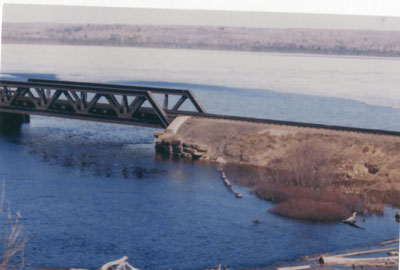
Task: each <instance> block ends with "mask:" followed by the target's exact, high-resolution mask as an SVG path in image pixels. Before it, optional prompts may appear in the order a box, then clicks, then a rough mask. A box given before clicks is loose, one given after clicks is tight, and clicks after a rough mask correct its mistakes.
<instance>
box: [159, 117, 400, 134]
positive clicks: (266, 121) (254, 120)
mask: <svg viewBox="0 0 400 270" xmlns="http://www.w3.org/2000/svg"><path fill="white" fill-rule="evenodd" d="M167 114H168V115H171V116H174V117H176V116H178V115H185V116H192V117H199V118H209V119H222V120H232V121H241V122H251V123H259V124H272V125H278V126H293V127H300V128H315V129H325V130H335V131H345V132H355V133H363V134H374V135H386V136H396V137H399V136H400V132H399V131H391V130H382V129H368V128H357V127H346V126H337V125H325V124H314V123H305V122H294V121H282V120H272V119H262V118H252V117H242V116H231V115H219V114H211V113H192V112H179V113H178V114H177V113H175V112H171V113H169V112H168V113H167Z"/></svg>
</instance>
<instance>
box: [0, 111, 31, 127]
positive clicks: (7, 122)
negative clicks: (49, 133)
mask: <svg viewBox="0 0 400 270" xmlns="http://www.w3.org/2000/svg"><path fill="white" fill-rule="evenodd" d="M29 122H30V115H29V114H19V113H6V112H0V131H2V132H8V131H15V130H19V129H20V128H21V125H22V124H23V123H29Z"/></svg>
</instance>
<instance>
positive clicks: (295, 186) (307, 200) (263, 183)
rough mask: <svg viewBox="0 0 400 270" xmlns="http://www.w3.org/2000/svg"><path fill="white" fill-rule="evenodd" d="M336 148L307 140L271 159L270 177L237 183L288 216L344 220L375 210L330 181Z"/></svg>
mask: <svg viewBox="0 0 400 270" xmlns="http://www.w3.org/2000/svg"><path fill="white" fill-rule="evenodd" d="M334 156H335V151H334V150H333V148H332V147H330V146H329V145H324V144H322V143H321V142H319V141H318V140H315V141H306V142H304V143H303V144H300V145H298V147H296V148H295V149H293V150H292V151H290V152H289V153H288V155H286V157H285V158H280V159H277V160H274V161H273V162H272V165H273V168H272V170H270V173H269V174H270V175H269V177H267V178H262V177H261V178H259V179H250V178H242V179H239V180H238V182H239V183H241V184H244V185H247V186H251V187H252V188H253V189H254V192H255V194H256V195H257V196H258V197H260V198H262V199H264V200H269V201H271V202H273V203H277V205H276V206H275V207H273V208H272V209H271V210H270V211H271V212H272V213H275V214H279V215H282V216H286V217H291V218H296V219H303V220H310V221H341V220H343V219H345V218H347V217H349V216H350V215H351V213H352V212H357V213H359V214H364V213H365V211H366V210H369V211H377V212H379V211H381V210H382V209H381V208H379V209H372V208H371V207H368V205H367V204H366V203H364V202H363V201H362V200H361V198H359V197H358V196H354V195H347V194H343V193H342V192H341V191H339V189H337V188H334V187H333V186H332V185H331V183H332V181H334V180H335V177H336V175H335V160H334Z"/></svg>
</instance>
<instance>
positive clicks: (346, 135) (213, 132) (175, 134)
mask: <svg viewBox="0 0 400 270" xmlns="http://www.w3.org/2000/svg"><path fill="white" fill-rule="evenodd" d="M155 135H156V137H157V138H156V150H157V152H158V153H160V154H162V155H164V156H169V157H173V158H180V159H192V160H203V161H211V162H219V163H228V164H240V165H252V166H257V167H259V168H261V169H262V170H267V171H268V170H276V169H279V170H281V171H282V170H283V171H284V170H285V168H286V169H288V168H292V167H296V164H299V163H301V162H299V161H302V160H308V159H310V156H314V159H315V160H318V159H319V160H320V159H321V158H320V157H319V156H318V155H320V156H322V155H323V156H324V158H326V160H325V163H329V166H330V167H331V169H330V170H332V173H333V174H334V179H333V180H332V181H331V182H330V183H329V185H330V186H335V187H338V188H339V189H340V190H341V191H343V192H344V193H349V194H359V195H363V196H368V197H369V200H370V201H374V200H376V201H377V202H378V201H380V202H381V201H382V198H384V203H389V204H391V205H395V206H400V196H398V195H399V194H400V167H399V166H398V164H400V137H394V136H384V135H373V134H361V133H355V132H342V131H332V130H323V129H315V128H302V127H289V126H279V125H272V124H258V123H248V122H239V121H230V120H214V119H200V118H188V119H185V121H183V122H182V123H180V124H179V125H178V127H174V129H170V130H167V131H166V132H165V133H158V134H155ZM304 145H308V146H311V148H313V149H314V150H315V151H311V150H309V151H308V152H307V151H306V150H307V149H306V150H303V149H300V147H301V146H303V148H304ZM309 148H310V147H309ZM315 152H317V154H315ZM302 154H303V157H302V156H301V155H302ZM296 155H297V156H296ZM313 166H317V165H313ZM264 172H265V171H263V174H264ZM324 176H325V175H324Z"/></svg>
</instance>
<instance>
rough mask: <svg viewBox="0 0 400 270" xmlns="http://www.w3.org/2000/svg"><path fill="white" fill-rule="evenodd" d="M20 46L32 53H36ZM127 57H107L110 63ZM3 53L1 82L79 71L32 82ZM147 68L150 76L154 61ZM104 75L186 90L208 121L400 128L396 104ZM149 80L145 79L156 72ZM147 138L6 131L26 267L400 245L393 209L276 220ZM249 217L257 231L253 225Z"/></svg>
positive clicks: (269, 258) (69, 124)
mask: <svg viewBox="0 0 400 270" xmlns="http://www.w3.org/2000/svg"><path fill="white" fill-rule="evenodd" d="M8 46H11V45H8ZM26 47H27V50H26V51H27V52H31V51H32V50H38V49H37V48H35V49H32V48H30V47H29V46H26ZM39 47H40V46H39ZM63 48H64V47H62V46H60V47H57V46H45V47H41V49H40V50H44V49H45V50H47V52H48V53H49V55H48V56H47V57H48V58H51V57H52V54H51V53H53V52H58V53H59V54H63V55H64V57H65V58H66V59H67V58H68V57H75V56H74V55H75V54H76V52H75V53H74V54H71V55H68V51H70V48H69V49H68V50H65V49H63ZM92 50H93V51H92V52H91V53H92V54H96V51H97V54H98V56H99V57H100V56H101V54H102V53H104V49H102V48H96V47H94V48H93V49H92ZM10 51H11V50H10ZM72 51H73V50H72ZM125 52H126V49H123V50H120V51H119V50H117V49H115V50H114V51H113V53H114V55H117V54H118V53H120V54H124V53H125ZM156 53H160V52H159V51H157V50H156ZM203 53H207V52H203ZM210 53H212V54H214V52H210ZM27 56H29V55H27ZM3 57H6V58H7V59H6V60H4V62H3V63H2V72H3V73H6V74H3V78H6V77H7V78H13V79H19V80H25V79H26V78H27V77H36V78H55V79H58V78H61V79H66V78H65V77H63V76H64V75H63V74H65V73H66V70H67V71H68V72H69V73H71V74H72V73H73V72H74V71H73V70H74V69H73V68H71V67H70V66H69V64H65V69H61V68H60V66H62V63H60V62H57V64H53V65H51V63H47V66H46V69H48V70H46V72H41V73H40V74H39V73H36V74H32V73H35V72H34V71H35V69H34V68H33V67H35V66H39V67H40V65H42V62H41V61H42V60H40V59H39V58H38V59H36V60H34V61H36V62H29V63H26V64H24V63H23V62H21V61H22V59H23V57H22V56H21V55H20V54H18V55H13V54H12V53H11V52H9V53H8V54H7V55H4V51H3ZM53 57H54V58H57V57H58V56H55V55H53ZM117 57H121V55H119V56H117ZM3 59H4V58H3ZM3 59H2V61H3ZM30 59H32V58H30ZM302 59H303V61H307V58H306V57H303V58H302ZM32 61H33V60H32ZM46 61H49V60H46ZM327 61H330V60H329V59H328V60H327ZM335 61H339V60H337V59H336V60H335ZM345 61H348V59H346V60H345ZM355 61H359V59H356V60H355ZM374 61H376V60H374ZM382 61H383V60H382ZM387 61H394V60H393V59H390V60H387ZM65 63H67V62H65ZM77 63H78V64H79V63H80V62H77ZM11 64H12V65H11ZM86 65H89V64H86ZM11 67H12V68H11ZM17 67H19V68H17ZM93 68H94V69H96V70H99V69H101V67H98V66H95V67H93ZM153 68H154V69H155V70H157V65H155V66H154V67H153ZM104 69H105V70H103V71H102V72H103V73H101V74H107V77H106V78H107V81H109V82H119V83H135V84H144V85H156V86H174V87H184V88H190V89H192V90H193V91H194V92H195V94H196V95H197V96H198V97H199V99H200V101H201V102H202V103H203V105H204V106H205V107H206V109H207V110H208V111H209V112H213V113H224V114H233V115H242V116H254V117H262V118H273V119H282V120H294V121H308V122H319V123H328V124H340V125H349V126H358V127H369V128H382V129H390V130H400V123H399V122H398V121H397V120H398V119H399V116H400V110H399V109H396V108H391V107H383V106H376V105H368V104H366V103H363V102H360V101H355V100H350V99H343V98H337V97H334V98H332V97H317V96H310V95H302V94H288V93H286V94H285V93H281V92H274V91H269V90H251V89H244V88H243V87H236V88H233V87H225V86H221V85H218V86H215V85H209V82H208V81H206V82H207V83H203V84H195V83H194V82H193V81H191V80H184V79H177V80H176V82H171V81H170V80H165V81H163V80H157V78H154V80H139V79H137V78H134V79H133V80H128V79H127V78H122V77H121V76H120V74H118V72H117V74H116V72H115V70H113V69H111V68H109V66H108V65H106V67H105V68H104ZM117 70H118V68H117ZM38 71H43V70H40V69H39V70H38ZM75 71H79V72H77V73H75V75H76V77H77V78H82V77H84V76H83V75H82V74H89V73H90V70H86V69H83V68H82V66H79V65H78V66H77V67H76V69H75ZM68 72H67V73H68ZM143 72H144V71H143ZM146 72H148V73H151V68H149V69H148V70H147V71H146ZM221 72H225V73H226V72H229V70H228V71H227V70H224V71H221ZM27 73H29V74H27ZM90 76H92V77H93V78H94V77H95V74H91V75H90ZM90 76H89V75H88V77H90ZM348 76H349V77H351V74H348ZM92 77H90V78H91V80H94V79H93V78H92ZM133 77H134V76H133ZM102 78H103V79H104V77H101V76H100V77H99V80H100V79H102ZM236 86H237V85H236ZM153 131H154V129H150V128H142V127H134V126H132V127H131V126H121V125H115V124H103V123H94V122H85V121H78V120H67V119H57V118H46V117H37V116H34V117H32V119H31V123H30V124H25V125H23V128H22V130H21V132H20V133H18V134H11V135H10V134H1V136H0V149H1V153H0V178H1V179H4V180H5V182H6V198H7V199H8V200H10V202H11V206H12V209H13V210H16V209H19V210H20V211H21V214H22V223H23V224H24V232H25V234H26V235H27V236H28V237H29V242H28V243H27V247H26V251H25V257H26V258H25V262H26V264H27V265H38V266H56V267H82V268H91V269H94V268H97V267H99V266H100V265H102V264H103V263H105V262H107V261H110V260H114V259H118V258H120V257H122V256H124V255H126V256H128V257H129V262H130V263H131V264H132V265H134V266H135V267H138V268H140V269H152V270H153V269H154V270H158V269H170V268H171V269H202V268H206V267H211V266H216V265H217V264H226V265H228V266H229V267H232V268H240V267H256V266H265V265H271V264H276V263H279V262H285V261H293V260H295V259H297V258H299V257H300V256H303V255H310V254H316V253H322V252H332V251H337V250H342V249H347V248H352V247H360V246H364V245H368V244H373V243H377V242H380V241H385V240H389V239H393V238H396V237H399V228H398V224H397V223H395V222H394V218H393V217H394V211H395V210H394V209H392V208H390V207H386V208H385V215H384V216H383V217H377V216H371V217H368V218H367V219H366V222H365V223H364V224H362V225H363V226H364V227H365V228H366V229H365V230H358V229H355V228H352V227H350V226H346V225H344V224H337V223H336V224H335V223H310V222H300V221H295V220H291V219H287V218H283V217H279V216H276V215H272V214H270V213H269V212H268V211H267V210H268V209H269V208H270V207H271V206H272V205H271V204H270V203H269V202H265V201H262V200H259V199H257V198H256V197H255V196H254V195H252V194H250V193H248V192H247V190H246V188H244V187H240V186H234V189H235V190H238V191H239V192H241V193H242V194H244V198H243V199H236V198H234V196H232V194H231V193H229V192H228V191H227V190H226V188H225V186H224V185H223V183H222V182H221V180H220V178H219V174H218V172H217V170H216V169H217V168H216V167H215V166H214V165H205V164H199V163H195V164H193V163H191V162H176V161H169V160H162V159H158V158H156V157H155V155H154V147H153V137H152V132H153ZM254 219H259V220H260V224H254V223H253V222H252V221H253V220H254Z"/></svg>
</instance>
